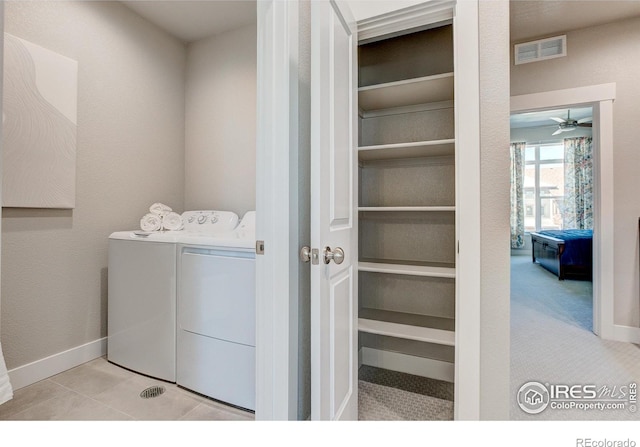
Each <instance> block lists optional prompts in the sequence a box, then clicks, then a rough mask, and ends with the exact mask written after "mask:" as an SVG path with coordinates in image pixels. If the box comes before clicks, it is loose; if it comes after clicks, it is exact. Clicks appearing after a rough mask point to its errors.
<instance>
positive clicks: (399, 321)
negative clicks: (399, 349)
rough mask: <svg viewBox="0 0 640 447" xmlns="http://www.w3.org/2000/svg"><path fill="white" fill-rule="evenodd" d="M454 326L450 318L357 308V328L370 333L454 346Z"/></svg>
mask: <svg viewBox="0 0 640 447" xmlns="http://www.w3.org/2000/svg"><path fill="white" fill-rule="evenodd" d="M454 327H455V322H454V320H453V319H451V318H442V317H432V316H426V315H416V314H407V313H402V312H392V311H385V310H379V309H369V308H363V309H360V310H359V318H358V330H359V331H361V332H367V333H370V334H377V335H384V336H387V337H396V338H403V339H407V340H416V341H421V342H425V343H435V344H439V345H446V346H455V332H454Z"/></svg>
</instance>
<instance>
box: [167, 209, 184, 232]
mask: <svg viewBox="0 0 640 447" xmlns="http://www.w3.org/2000/svg"><path fill="white" fill-rule="evenodd" d="M182 225H183V222H182V216H181V215H180V214H178V213H174V212H170V213H169V214H167V215H166V216H163V217H162V227H163V228H164V229H165V230H172V231H177V230H182Z"/></svg>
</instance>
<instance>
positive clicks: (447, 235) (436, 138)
mask: <svg viewBox="0 0 640 447" xmlns="http://www.w3.org/2000/svg"><path fill="white" fill-rule="evenodd" d="M445 26H451V25H445ZM450 30H451V29H448V30H444V31H442V30H436V31H435V34H429V33H433V30H432V29H430V30H426V31H420V33H425V34H421V35H420V36H413V37H412V36H411V35H409V36H406V35H405V36H399V37H393V38H391V39H394V41H395V42H396V43H394V42H388V43H387V44H383V45H387V46H386V47H384V48H382V47H377V48H372V49H371V51H373V52H372V53H369V54H367V55H365V56H366V60H367V63H368V64H370V65H368V66H367V75H366V78H367V79H368V80H371V79H372V78H373V79H374V80H375V78H376V73H375V69H376V67H377V66H380V67H381V68H380V69H381V72H384V73H383V74H381V75H380V82H378V83H374V84H373V85H367V86H363V87H360V88H359V89H358V107H359V109H360V111H361V117H360V118H361V123H360V132H361V134H360V140H361V141H366V142H367V143H368V144H366V145H361V146H360V147H359V148H358V160H359V162H360V188H359V189H360V197H359V207H358V210H359V211H360V217H359V219H360V225H359V228H360V238H359V244H360V261H359V263H358V271H359V272H361V275H360V278H361V287H359V289H360V292H359V293H360V296H359V306H358V312H359V314H358V315H359V320H358V330H359V332H360V333H361V335H362V336H363V337H364V335H366V337H364V338H363V339H362V343H361V344H362V347H363V350H366V351H367V355H366V356H363V357H366V358H367V359H375V358H385V359H387V361H385V362H384V364H383V365H382V366H380V367H385V368H388V369H394V370H397V371H402V372H409V373H412V374H420V375H423V376H426V377H437V378H439V379H442V378H443V377H442V376H443V373H442V371H449V372H450V373H451V374H450V375H447V374H449V373H447V374H445V376H446V380H449V381H451V382H452V381H453V373H452V372H453V370H454V369H453V360H454V355H453V349H454V348H455V319H454V316H455V311H454V309H455V282H456V268H455V257H456V255H455V237H454V236H453V235H454V234H455V212H456V207H455V151H456V142H455V140H454V138H453V136H454V128H453V120H454V113H453V107H454V101H453V99H454V73H453V72H452V71H445V72H442V73H435V74H434V73H432V71H433V70H434V67H436V68H438V69H439V68H441V67H442V66H447V65H450V68H451V69H452V68H453V42H452V33H450V34H449V35H450V36H451V41H445V43H444V46H447V47H448V48H450V54H445V57H447V58H450V63H449V64H448V63H447V61H445V63H441V62H438V63H436V64H431V62H430V61H429V60H428V58H429V54H424V55H423V57H424V60H421V61H419V62H417V63H418V64H423V65H424V67H425V71H426V73H425V76H419V77H416V76H415V75H414V76H412V77H410V78H408V79H400V80H398V77H399V76H398V75H400V77H401V75H402V73H403V72H404V71H407V72H409V71H410V72H411V73H412V74H415V71H416V70H415V69H414V68H415V67H414V66H413V65H415V64H413V61H412V60H399V61H398V67H399V68H398V73H392V74H391V75H389V72H391V71H393V69H392V68H390V66H391V61H390V60H391V59H392V57H393V56H389V55H390V54H400V53H401V52H399V51H395V52H394V51H393V45H396V44H397V45H398V48H400V47H402V46H403V45H404V43H403V41H402V39H405V38H408V39H414V40H413V41H412V42H411V44H412V45H414V46H415V45H416V42H417V41H422V42H427V41H428V40H429V39H430V38H431V36H432V35H433V36H435V38H436V39H443V37H442V36H443V35H445V36H446V33H447V32H449V31H450ZM446 38H447V37H445V39H446ZM395 39H398V40H395ZM427 46H429V48H431V49H433V48H435V47H437V46H443V45H441V41H438V42H432V43H429V42H428V43H427ZM412 48H414V47H412ZM362 51H369V49H368V48H362V47H361V52H362ZM438 51H439V53H438V54H440V55H442V54H443V52H442V51H441V50H440V49H438ZM418 53H419V52H418ZM361 54H362V53H361ZM377 54H380V55H381V59H382V60H383V62H380V63H379V65H378V64H377V62H376V60H375V57H376V55H377ZM403 54H406V53H403ZM410 57H414V56H411V55H410ZM372 61H373V62H372ZM385 78H386V79H385ZM390 78H395V79H390ZM387 81H388V82H387ZM366 120H370V121H368V122H367V123H366V124H367V125H364V124H365V121H366ZM367 132H369V133H367ZM369 143H373V144H369ZM377 143H379V144H377ZM396 242H397V243H396ZM365 252H367V254H366V255H365V254H364V253H365ZM372 252H373V254H372ZM372 337H373V338H372ZM372 340H373V341H372ZM403 343H405V344H406V349H404V348H403ZM416 343H417V345H416ZM391 345H393V347H392V348H391V347H389V346H391ZM385 348H386V349H385ZM443 350H444V352H445V354H443ZM372 352H374V354H373V355H370V354H371V353H372ZM376 352H377V353H378V354H375V353H376ZM443 357H446V359H445V360H443ZM390 358H392V359H394V360H393V362H391V365H390V363H389V361H388V359H390ZM364 361H365V360H363V362H364ZM434 364H436V369H437V370H438V372H434V373H433V374H432V373H431V372H430V371H429V369H430V368H433V366H434ZM408 365H410V366H408ZM441 365H447V366H444V367H442V366H441ZM372 366H378V365H375V364H374V365H372Z"/></svg>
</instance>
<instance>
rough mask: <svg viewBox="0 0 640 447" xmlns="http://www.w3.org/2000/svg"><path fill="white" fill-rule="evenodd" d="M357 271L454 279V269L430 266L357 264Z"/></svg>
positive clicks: (379, 263) (376, 263) (378, 263)
mask: <svg viewBox="0 0 640 447" xmlns="http://www.w3.org/2000/svg"><path fill="white" fill-rule="evenodd" d="M358 271H360V272H373V273H387V274H391V275H409V276H427V277H431V278H455V277H456V269H455V268H454V267H440V266H431V265H408V264H387V263H383V262H363V261H360V262H359V263H358Z"/></svg>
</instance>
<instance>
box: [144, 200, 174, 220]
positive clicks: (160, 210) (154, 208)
mask: <svg viewBox="0 0 640 447" xmlns="http://www.w3.org/2000/svg"><path fill="white" fill-rule="evenodd" d="M171 211H173V210H172V209H171V208H170V207H168V206H167V205H165V204H163V203H154V204H153V205H151V206H150V207H149V212H150V213H151V214H155V215H156V216H161V217H162V216H166V215H167V214H169V213H170V212H171Z"/></svg>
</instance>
